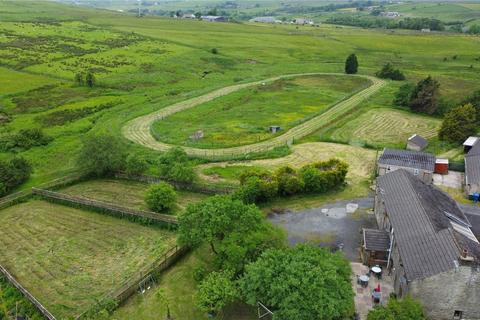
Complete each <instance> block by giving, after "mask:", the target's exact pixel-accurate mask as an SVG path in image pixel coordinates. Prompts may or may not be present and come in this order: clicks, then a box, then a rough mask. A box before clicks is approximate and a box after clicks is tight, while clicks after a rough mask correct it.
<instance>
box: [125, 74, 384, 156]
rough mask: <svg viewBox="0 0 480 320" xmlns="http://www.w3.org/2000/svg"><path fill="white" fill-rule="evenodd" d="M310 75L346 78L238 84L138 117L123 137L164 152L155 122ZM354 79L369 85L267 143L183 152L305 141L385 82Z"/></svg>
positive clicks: (259, 148) (214, 152)
mask: <svg viewBox="0 0 480 320" xmlns="http://www.w3.org/2000/svg"><path fill="white" fill-rule="evenodd" d="M309 75H337V76H345V75H344V74H340V73H301V74H290V75H282V76H278V77H274V78H269V79H265V80H261V81H255V82H250V83H244V84H238V85H233V86H229V87H225V88H221V89H218V90H215V91H212V92H210V93H207V94H204V95H202V96H199V97H195V98H192V99H188V100H185V101H182V102H179V103H176V104H173V105H171V106H168V107H165V108H162V109H161V110H158V111H155V112H153V113H150V114H147V115H145V116H141V117H138V118H135V119H133V120H131V121H129V122H127V124H126V125H125V126H124V127H123V129H122V133H123V135H124V136H125V137H126V138H127V139H129V140H131V141H133V142H135V143H138V144H141V145H143V146H145V147H147V148H150V149H154V150H159V151H165V150H167V149H169V148H171V147H172V145H169V144H166V143H163V142H160V141H157V140H156V139H155V138H154V137H153V136H152V134H151V132H150V128H151V126H152V124H153V123H154V122H155V121H158V120H163V119H165V118H166V117H168V116H170V115H172V114H174V113H177V112H180V111H183V110H187V109H190V108H193V107H195V106H197V105H199V104H202V103H205V102H208V101H211V100H213V99H215V98H218V97H221V96H225V95H227V94H230V93H233V92H235V91H238V90H241V89H244V88H248V87H252V86H256V85H259V84H261V83H265V82H266V83H268V82H272V81H276V80H279V79H282V78H293V77H299V76H309ZM354 76H355V77H363V78H366V79H368V80H370V81H371V85H370V86H369V87H367V88H366V89H363V90H362V91H360V92H358V93H356V94H354V95H352V96H351V97H349V98H347V99H345V100H342V101H340V102H339V103H337V104H336V105H334V106H333V107H331V108H330V109H328V110H327V111H325V112H324V113H322V114H320V115H318V116H316V117H314V118H312V119H310V120H308V121H305V122H303V123H301V124H299V125H298V126H296V127H293V128H291V129H290V130H288V131H286V132H285V133H284V134H282V135H280V136H277V137H275V138H272V139H270V140H266V141H262V142H258V143H254V144H249V145H245V146H239V147H231V148H223V149H199V148H191V147H183V149H184V150H185V151H186V152H187V154H189V155H191V156H199V157H207V158H222V157H223V158H224V157H228V156H238V155H244V154H248V153H256V152H263V151H267V150H271V149H273V148H275V147H279V146H283V145H286V144H289V143H291V142H292V141H293V140H294V139H299V138H302V137H305V136H306V135H308V134H310V133H312V132H314V131H316V130H318V129H320V128H322V127H323V126H325V125H327V124H329V123H331V122H333V121H335V120H336V119H338V118H340V117H341V116H343V115H345V114H346V113H347V112H349V111H350V110H351V109H353V108H354V107H356V106H357V105H359V104H360V103H361V102H363V101H364V100H365V99H367V98H369V97H370V96H372V95H373V94H374V93H376V92H377V91H378V90H380V89H381V88H382V87H383V86H384V85H385V84H386V82H385V81H384V80H381V79H378V78H375V77H371V76H364V75H354Z"/></svg>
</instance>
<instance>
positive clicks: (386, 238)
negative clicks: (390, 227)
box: [363, 228, 390, 251]
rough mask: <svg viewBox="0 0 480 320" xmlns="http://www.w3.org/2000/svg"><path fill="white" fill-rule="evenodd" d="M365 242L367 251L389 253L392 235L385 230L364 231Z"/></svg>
mask: <svg viewBox="0 0 480 320" xmlns="http://www.w3.org/2000/svg"><path fill="white" fill-rule="evenodd" d="M363 241H364V246H365V249H367V250H371V251H388V249H390V235H389V234H388V232H387V231H384V230H378V229H366V228H365V229H363Z"/></svg>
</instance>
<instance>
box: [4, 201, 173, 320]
mask: <svg viewBox="0 0 480 320" xmlns="http://www.w3.org/2000/svg"><path fill="white" fill-rule="evenodd" d="M0 213H1V214H0V224H1V225H2V229H1V230H0V242H1V243H2V246H0V263H1V264H2V265H3V266H5V267H6V268H7V269H8V270H9V271H10V272H11V273H12V274H13V275H14V276H15V277H16V278H17V279H18V280H19V282H20V283H22V285H24V286H25V287H26V288H27V289H28V290H30V292H31V293H32V294H33V295H34V296H35V297H37V298H38V299H39V300H40V302H42V303H43V304H44V305H45V306H46V307H47V309H49V310H50V311H51V312H52V313H53V314H54V315H56V316H57V318H58V319H66V318H69V317H72V316H75V315H78V314H80V313H81V312H82V311H84V310H85V309H86V308H88V307H89V305H90V304H92V303H93V302H95V300H96V299H99V298H101V297H102V296H103V295H104V294H106V293H107V292H109V291H110V290H113V289H115V288H117V287H119V286H120V285H121V284H122V282H123V281H125V280H127V279H129V277H131V276H132V275H133V274H135V273H136V272H138V271H140V270H142V269H144V268H146V267H147V266H148V265H149V264H150V263H152V262H153V261H154V260H155V259H157V258H158V257H160V256H161V254H162V253H163V252H165V251H166V250H167V249H168V248H170V247H171V246H173V245H174V244H175V234H173V233H171V232H169V231H166V230H162V229H157V228H149V227H145V226H141V225H138V224H135V223H132V222H129V221H126V220H122V219H117V218H113V217H110V216H105V215H101V214H97V213H92V212H88V211H82V210H78V209H72V208H70V207H66V206H61V205H56V204H51V203H48V202H44V201H39V200H33V201H29V202H27V203H23V204H19V205H16V206H13V207H10V208H7V209H5V210H2V211H1V212H0Z"/></svg>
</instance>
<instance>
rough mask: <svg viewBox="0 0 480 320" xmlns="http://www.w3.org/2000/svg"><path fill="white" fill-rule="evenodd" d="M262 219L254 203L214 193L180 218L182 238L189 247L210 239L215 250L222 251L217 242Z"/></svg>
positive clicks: (181, 241) (182, 241)
mask: <svg viewBox="0 0 480 320" xmlns="http://www.w3.org/2000/svg"><path fill="white" fill-rule="evenodd" d="M262 221H263V216H262V214H261V212H260V211H259V210H258V208H257V207H255V206H254V205H247V204H244V203H243V202H241V201H239V200H233V199H232V198H231V197H229V196H214V197H210V198H208V199H206V200H204V201H202V202H200V203H196V204H189V205H188V206H187V210H186V211H185V212H184V213H183V214H182V215H181V216H180V217H179V219H178V224H179V228H178V233H179V236H178V241H179V242H180V244H184V245H189V246H196V245H199V244H200V243H202V242H206V243H209V244H210V247H211V249H212V251H213V253H215V254H218V252H217V250H216V249H215V244H216V243H217V242H220V241H222V240H224V239H225V237H227V235H228V234H229V233H231V232H233V231H237V232H247V231H249V230H250V228H253V227H255V225H257V224H260V223H261V222H262Z"/></svg>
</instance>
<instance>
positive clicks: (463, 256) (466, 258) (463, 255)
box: [460, 248, 474, 262]
mask: <svg viewBox="0 0 480 320" xmlns="http://www.w3.org/2000/svg"><path fill="white" fill-rule="evenodd" d="M460 260H462V261H465V262H473V261H474V259H473V257H472V256H469V255H468V250H467V249H465V248H464V249H463V250H462V253H461V255H460Z"/></svg>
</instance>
